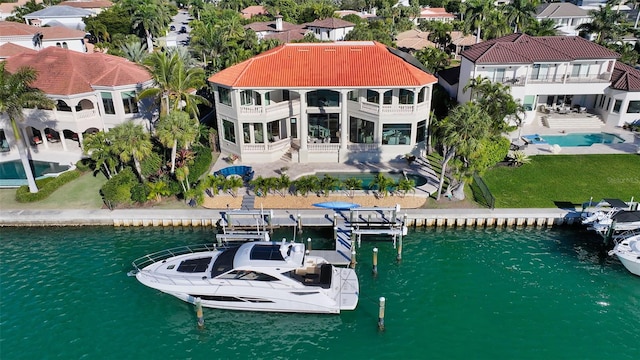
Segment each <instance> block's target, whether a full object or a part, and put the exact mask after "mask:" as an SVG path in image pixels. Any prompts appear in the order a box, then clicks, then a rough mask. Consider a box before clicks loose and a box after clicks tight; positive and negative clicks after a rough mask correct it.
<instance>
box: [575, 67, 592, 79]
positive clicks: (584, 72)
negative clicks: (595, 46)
mask: <svg viewBox="0 0 640 360" xmlns="http://www.w3.org/2000/svg"><path fill="white" fill-rule="evenodd" d="M588 75H589V65H588V64H575V65H573V67H572V68H571V77H576V78H577V77H586V76H588Z"/></svg>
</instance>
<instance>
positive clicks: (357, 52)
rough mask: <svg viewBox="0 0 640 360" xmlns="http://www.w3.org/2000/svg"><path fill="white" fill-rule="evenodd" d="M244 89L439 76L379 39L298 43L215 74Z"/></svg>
mask: <svg viewBox="0 0 640 360" xmlns="http://www.w3.org/2000/svg"><path fill="white" fill-rule="evenodd" d="M209 81H210V82H212V83H215V84H220V85H225V86H230V87H239V88H321V87H334V88H339V87H399V86H421V85H427V84H431V83H435V82H437V79H436V78H435V77H434V76H433V75H431V74H429V73H426V72H424V71H422V70H420V69H419V68H418V67H416V66H414V65H411V64H410V63H408V62H407V61H405V60H404V59H402V58H401V57H399V56H397V55H394V54H393V53H392V52H391V51H390V50H389V49H388V48H387V47H386V46H385V45H383V44H380V43H377V42H373V41H341V42H336V43H313V44H309V43H293V44H285V45H282V46H279V47H277V48H274V49H271V50H269V51H266V52H264V53H262V54H260V55H257V56H255V57H253V58H251V59H249V60H246V61H243V62H241V63H239V64H237V65H234V66H231V67H229V68H227V69H224V70H222V71H220V72H218V73H216V74H214V75H212V76H211V77H210V78H209Z"/></svg>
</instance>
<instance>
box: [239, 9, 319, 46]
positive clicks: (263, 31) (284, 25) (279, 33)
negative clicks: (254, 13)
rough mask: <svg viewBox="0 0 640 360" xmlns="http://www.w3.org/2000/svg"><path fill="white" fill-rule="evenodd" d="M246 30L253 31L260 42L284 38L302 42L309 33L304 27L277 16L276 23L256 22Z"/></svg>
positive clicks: (246, 26) (247, 26) (246, 27)
mask: <svg viewBox="0 0 640 360" xmlns="http://www.w3.org/2000/svg"><path fill="white" fill-rule="evenodd" d="M244 28H245V29H249V30H253V31H254V32H255V33H256V35H257V36H258V40H262V39H269V38H277V39H279V40H282V39H284V38H287V39H290V40H289V41H291V40H302V38H304V35H305V34H306V33H307V30H306V29H305V26H304V25H296V24H292V23H289V22H286V21H283V20H282V16H280V15H278V16H276V19H275V21H266V22H254V23H251V24H247V25H245V26H244Z"/></svg>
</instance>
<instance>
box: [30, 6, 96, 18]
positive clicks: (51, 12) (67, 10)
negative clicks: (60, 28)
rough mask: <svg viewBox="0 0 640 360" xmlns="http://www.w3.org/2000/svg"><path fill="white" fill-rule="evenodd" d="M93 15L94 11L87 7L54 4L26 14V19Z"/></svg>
mask: <svg viewBox="0 0 640 360" xmlns="http://www.w3.org/2000/svg"><path fill="white" fill-rule="evenodd" d="M91 15H93V12H92V11H89V10H85V9H78V8H75V7H72V6H66V5H54V6H49V7H47V8H44V9H42V10H38V11H34V12H32V13H30V14H27V15H25V16H24V18H25V19H37V18H56V17H59V18H62V17H85V16H91Z"/></svg>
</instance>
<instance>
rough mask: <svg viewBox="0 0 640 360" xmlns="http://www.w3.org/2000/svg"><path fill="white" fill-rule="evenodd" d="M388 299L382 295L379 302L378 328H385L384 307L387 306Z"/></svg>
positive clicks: (381, 329)
mask: <svg viewBox="0 0 640 360" xmlns="http://www.w3.org/2000/svg"><path fill="white" fill-rule="evenodd" d="M385 302H386V299H385V298H384V297H380V299H379V303H380V308H379V310H378V330H380V331H383V330H384V307H385Z"/></svg>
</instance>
